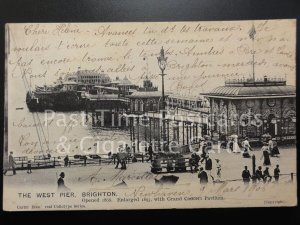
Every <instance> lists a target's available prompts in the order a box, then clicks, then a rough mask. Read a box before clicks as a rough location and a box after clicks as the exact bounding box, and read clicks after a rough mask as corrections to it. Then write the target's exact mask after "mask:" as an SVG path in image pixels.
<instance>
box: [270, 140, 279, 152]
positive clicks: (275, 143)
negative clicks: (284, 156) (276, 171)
mask: <svg viewBox="0 0 300 225" xmlns="http://www.w3.org/2000/svg"><path fill="white" fill-rule="evenodd" d="M272 141H273V148H272V150H271V156H278V155H280V152H279V149H278V146H277V142H276V139H275V138H273V139H272Z"/></svg>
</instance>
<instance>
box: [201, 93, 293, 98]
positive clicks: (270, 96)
mask: <svg viewBox="0 0 300 225" xmlns="http://www.w3.org/2000/svg"><path fill="white" fill-rule="evenodd" d="M205 97H208V98H225V99H257V98H259V99H261V98H295V97H296V94H293V95H263V96H241V95H239V96H220V95H205Z"/></svg>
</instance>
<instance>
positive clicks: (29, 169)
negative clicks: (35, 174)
mask: <svg viewBox="0 0 300 225" xmlns="http://www.w3.org/2000/svg"><path fill="white" fill-rule="evenodd" d="M27 173H32V171H31V160H28V162H27Z"/></svg>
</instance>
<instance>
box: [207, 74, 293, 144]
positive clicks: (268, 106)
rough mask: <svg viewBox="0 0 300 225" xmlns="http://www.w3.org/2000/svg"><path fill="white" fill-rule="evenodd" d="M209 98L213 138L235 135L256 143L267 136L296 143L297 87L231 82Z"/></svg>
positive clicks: (280, 81) (281, 81)
mask: <svg viewBox="0 0 300 225" xmlns="http://www.w3.org/2000/svg"><path fill="white" fill-rule="evenodd" d="M206 97H207V98H208V99H209V101H210V106H211V109H210V114H211V115H210V124H211V126H210V131H211V135H212V136H220V135H222V134H225V135H226V136H230V135H233V134H236V135H238V136H239V137H240V138H245V137H248V138H249V139H250V141H253V142H256V141H261V140H262V136H263V135H265V134H269V135H271V136H272V137H275V138H276V139H277V140H278V141H284V140H295V139H296V87H295V86H291V85H287V84H286V80H284V79H268V78H267V77H266V76H265V77H264V79H262V80H255V81H254V80H252V79H247V80H245V79H243V80H228V81H226V82H225V86H221V87H217V88H215V89H213V90H212V91H211V92H210V93H209V94H207V95H206Z"/></svg>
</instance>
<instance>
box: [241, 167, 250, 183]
mask: <svg viewBox="0 0 300 225" xmlns="http://www.w3.org/2000/svg"><path fill="white" fill-rule="evenodd" d="M242 178H243V181H244V184H249V182H250V178H251V174H250V171H249V170H248V167H247V166H245V169H244V170H243V172H242Z"/></svg>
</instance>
